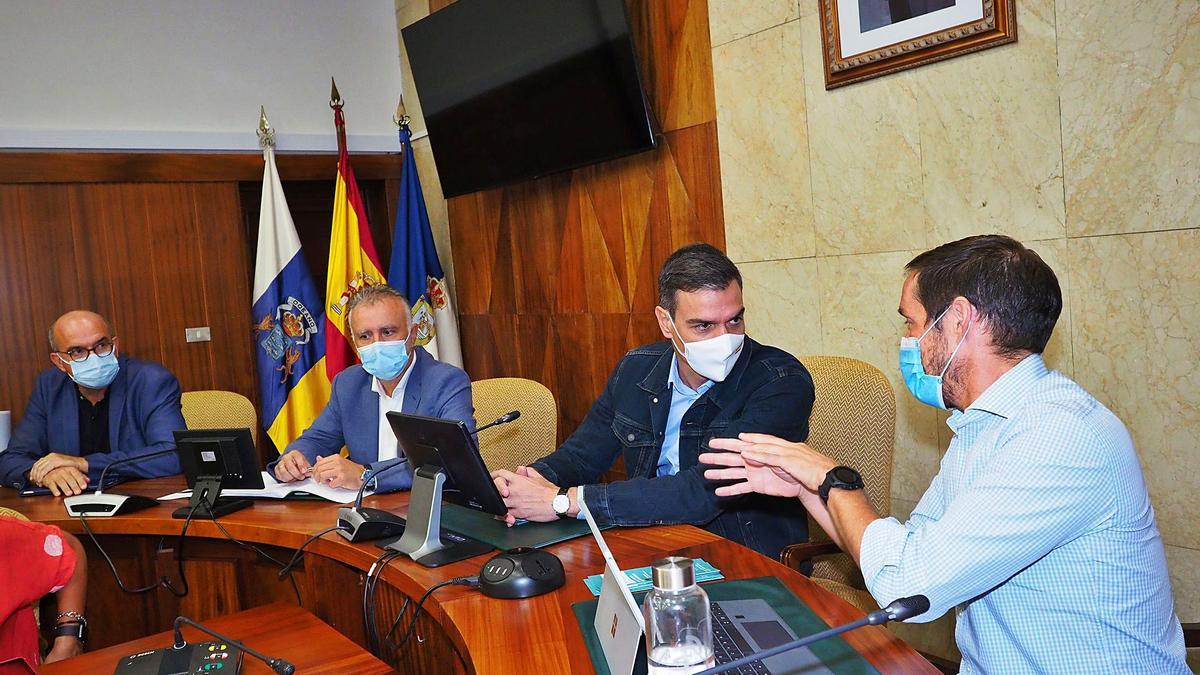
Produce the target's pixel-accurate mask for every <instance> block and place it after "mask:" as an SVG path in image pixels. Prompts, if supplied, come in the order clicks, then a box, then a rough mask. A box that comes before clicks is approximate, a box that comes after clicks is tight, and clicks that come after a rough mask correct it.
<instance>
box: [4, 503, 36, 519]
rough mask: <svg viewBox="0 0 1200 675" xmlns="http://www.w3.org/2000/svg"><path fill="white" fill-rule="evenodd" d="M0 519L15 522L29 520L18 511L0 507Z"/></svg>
mask: <svg viewBox="0 0 1200 675" xmlns="http://www.w3.org/2000/svg"><path fill="white" fill-rule="evenodd" d="M0 518H16V519H17V520H29V519H28V518H26V517H25V514H23V513H21V512H20V511H14V510H12V509H10V508H7V507H4V506H0Z"/></svg>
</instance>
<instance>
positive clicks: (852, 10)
mask: <svg viewBox="0 0 1200 675" xmlns="http://www.w3.org/2000/svg"><path fill="white" fill-rule="evenodd" d="M1015 4H1016V0H820V12H821V40H822V43H823V45H824V52H825V88H826V89H833V88H835V87H840V86H842V85H846V84H850V83H852V82H859V81H861V80H866V79H868V78H872V77H878V76H880V75H886V74H888V73H894V72H896V71H899V70H904V69H906V68H913V67H916V66H920V65H923V64H926V63H932V62H934V61H941V60H942V59H948V58H950V57H952V56H958V55H959V54H966V53H969V52H976V51H979V50H981V49H987V48H988V47H996V46H998V45H1003V44H1008V43H1010V42H1016V41H1017V16H1016V8H1015V6H1014V5H1015Z"/></svg>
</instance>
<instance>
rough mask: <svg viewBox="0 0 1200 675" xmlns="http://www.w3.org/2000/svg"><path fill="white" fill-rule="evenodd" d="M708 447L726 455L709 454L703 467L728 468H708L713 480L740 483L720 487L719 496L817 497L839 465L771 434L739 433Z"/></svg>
mask: <svg viewBox="0 0 1200 675" xmlns="http://www.w3.org/2000/svg"><path fill="white" fill-rule="evenodd" d="M708 447H710V448H712V449H714V450H725V451H726V452H706V453H703V454H701V455H700V463H701V464H709V465H714V466H722V467H728V468H724V469H707V470H705V472H704V477H705V478H708V479H710V480H733V481H738V482H736V483H732V484H729V485H722V486H721V487H718V488H717V490H716V493H717V495H718V496H720V497H732V496H734V495H741V494H746V493H749V492H757V493H759V494H764V495H773V496H776V497H799V498H801V499H802V500H803V499H805V498H808V497H811V496H813V495H815V494H816V492H817V488H819V487H821V483H824V482H825V474H827V473H829V471H830V470H831V469H833V468H834V467H836V466H837V465H838V463H837V462H836V461H834V460H833V459H831V458H829V457H826V456H825V455H822V454H821V453H819V452H817V451H816V450H813V449H812V448H811V447H809V446H808V445H806V444H804V443H793V442H791V441H785V440H783V439H782V438H778V437H776V436H771V435H768V434H738V437H737V438H714V439H712V440H710V441H709V442H708Z"/></svg>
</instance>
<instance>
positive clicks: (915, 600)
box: [699, 595, 929, 675]
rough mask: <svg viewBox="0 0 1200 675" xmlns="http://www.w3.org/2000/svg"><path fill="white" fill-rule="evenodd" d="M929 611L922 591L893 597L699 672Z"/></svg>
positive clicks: (734, 665)
mask: <svg viewBox="0 0 1200 675" xmlns="http://www.w3.org/2000/svg"><path fill="white" fill-rule="evenodd" d="M928 611H929V598H927V597H925V596H923V595H910V596H909V597H907V598H900V599H899V600H896V601H894V602H893V603H892V604H890V605H888V606H887V607H884V608H883V609H877V610H875V611H874V612H871V613H870V614H868V615H866V616H864V617H863V618H861V619H859V620H857V621H852V622H850V623H848V624H845V625H843V626H837V627H836V628H830V629H829V630H823V631H821V632H820V633H813V634H812V635H809V636H808V637H802V638H800V639H798V640H792V641H791V642H785V643H783V644H781V645H779V646H777V647H772V648H770V649H765V650H763V651H761V652H755V653H753V654H749V655H747V656H743V657H742V658H740V659H735V660H733V661H730V662H729V663H722V664H721V665H719V666H716V667H713V668H709V669H708V670H702V671H700V673H699V675H713V674H715V673H723V672H725V671H727V670H733V669H734V668H740V667H742V666H745V665H748V664H751V663H754V662H755V661H761V660H763V659H766V658H770V657H772V656H775V655H776V654H782V653H783V652H786V651H788V650H791V649H798V648H800V647H806V646H808V645H810V644H812V643H814V642H820V641H821V640H824V639H825V638H831V637H833V636H835V635H840V634H842V633H845V632H846V631H850V630H854V629H855V628H861V627H863V626H880V625H883V624H885V623H887V622H889V621H905V620H907V619H911V618H912V617H914V616H917V615H918V614H924V613H925V612H928Z"/></svg>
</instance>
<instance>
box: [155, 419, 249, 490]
mask: <svg viewBox="0 0 1200 675" xmlns="http://www.w3.org/2000/svg"><path fill="white" fill-rule="evenodd" d="M175 447H176V448H177V449H178V450H179V464H180V466H181V467H182V468H183V474H184V476H185V477H186V478H187V484H188V487H189V488H194V487H196V480H197V479H198V478H204V477H220V478H222V481H221V488H222V489H248V490H261V489H263V479H262V471H261V470H260V469H259V468H258V464H259V462H258V451H257V450H255V449H254V436H253V435H251V433H250V430H249V429H189V430H186V431H176V432H175Z"/></svg>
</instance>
